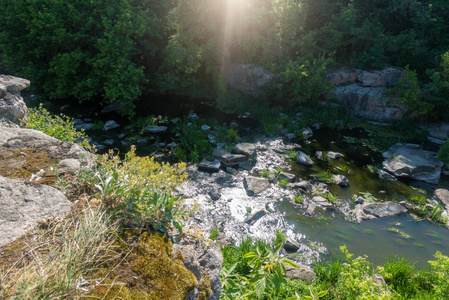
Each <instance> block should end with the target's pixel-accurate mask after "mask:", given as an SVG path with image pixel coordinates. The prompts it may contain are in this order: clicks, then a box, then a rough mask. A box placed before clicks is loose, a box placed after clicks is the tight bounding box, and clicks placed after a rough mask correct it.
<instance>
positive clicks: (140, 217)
mask: <svg viewBox="0 0 449 300" xmlns="http://www.w3.org/2000/svg"><path fill="white" fill-rule="evenodd" d="M184 170H185V164H182V163H181V164H177V165H174V166H170V165H169V164H166V163H163V164H159V163H157V162H155V161H154V158H149V157H137V156H136V155H135V153H134V148H132V149H131V151H130V152H128V153H127V154H126V155H125V158H124V160H121V159H120V158H119V157H118V156H115V155H113V153H112V152H110V153H109V154H104V155H102V156H99V158H98V166H97V167H96V170H95V176H93V178H92V180H93V184H94V185H95V187H96V188H97V189H98V191H99V193H98V196H99V198H100V199H101V200H102V202H103V204H104V205H105V207H106V208H108V209H109V211H110V212H111V213H112V214H113V216H114V217H115V218H118V219H120V220H122V222H123V223H124V224H126V225H130V226H137V227H140V228H153V229H155V230H158V231H161V232H166V231H167V230H168V229H169V228H170V227H171V226H174V227H176V228H177V229H178V230H179V231H182V226H181V223H180V222H179V218H180V217H181V216H182V215H183V213H182V212H181V211H180V208H179V198H178V197H172V196H170V194H169V193H170V192H172V191H173V189H174V188H175V187H176V186H178V185H180V184H182V182H183V181H184V180H185V179H186V177H187V176H186V175H185V174H184Z"/></svg>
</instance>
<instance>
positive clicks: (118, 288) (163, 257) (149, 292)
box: [89, 231, 198, 300]
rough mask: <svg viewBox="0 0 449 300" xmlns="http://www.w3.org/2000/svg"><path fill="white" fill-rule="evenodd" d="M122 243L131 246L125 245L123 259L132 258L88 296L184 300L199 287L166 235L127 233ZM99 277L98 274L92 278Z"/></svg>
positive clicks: (121, 246) (124, 262)
mask: <svg viewBox="0 0 449 300" xmlns="http://www.w3.org/2000/svg"><path fill="white" fill-rule="evenodd" d="M136 238H138V241H137V242H136V241H135V240H136ZM122 239H123V241H129V242H128V243H127V242H123V244H122V245H120V249H119V251H120V252H121V253H123V255H125V254H126V253H129V254H128V255H127V256H126V258H125V259H124V261H123V262H122V263H121V264H120V265H119V266H118V268H116V270H115V271H114V272H112V273H110V274H108V275H107V278H106V279H105V280H104V281H103V283H102V284H99V285H97V286H96V287H95V288H93V290H92V291H91V292H90V293H89V296H92V297H101V298H104V299H129V300H134V299H151V300H153V299H154V300H156V299H170V300H178V299H179V300H182V299H185V298H186V296H187V293H188V292H189V291H190V290H192V289H193V288H195V286H196V285H197V284H198V282H197V280H196V278H195V276H194V275H193V273H192V272H190V271H189V270H187V269H186V268H185V267H184V264H183V263H182V260H181V259H180V258H182V253H176V254H175V255H172V250H173V246H172V243H171V241H170V240H169V239H168V238H167V237H166V236H164V235H163V234H161V233H155V232H153V233H148V232H144V233H142V234H139V233H137V232H136V231H128V232H126V233H124V234H123V236H122ZM115 263H117V262H115ZM99 275H100V276H101V274H99V273H97V274H94V275H93V276H91V277H98V276H99ZM103 276H104V275H103Z"/></svg>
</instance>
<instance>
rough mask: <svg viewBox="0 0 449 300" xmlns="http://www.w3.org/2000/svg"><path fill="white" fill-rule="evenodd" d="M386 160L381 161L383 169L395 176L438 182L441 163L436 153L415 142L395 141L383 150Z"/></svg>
mask: <svg viewBox="0 0 449 300" xmlns="http://www.w3.org/2000/svg"><path fill="white" fill-rule="evenodd" d="M382 155H383V157H384V158H386V160H385V161H384V162H383V163H382V167H383V169H384V170H385V171H387V172H389V173H390V174H393V175H394V176H396V177H405V178H410V179H414V180H419V181H424V182H428V183H432V184H438V181H439V180H440V176H441V167H442V166H443V163H442V162H440V161H439V160H438V159H437V153H435V152H431V151H424V150H420V149H419V145H416V144H404V143H397V144H395V145H393V146H391V147H390V149H388V151H386V152H384V153H383V154H382Z"/></svg>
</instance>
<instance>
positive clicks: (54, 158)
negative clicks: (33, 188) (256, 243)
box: [0, 127, 93, 177]
mask: <svg viewBox="0 0 449 300" xmlns="http://www.w3.org/2000/svg"><path fill="white" fill-rule="evenodd" d="M0 157H1V159H0V172H1V173H2V174H5V173H8V172H6V171H8V169H10V170H11V171H13V170H18V169H20V168H21V167H22V166H28V167H27V169H28V170H29V169H32V170H37V171H39V170H40V169H44V170H47V169H48V168H49V167H51V165H52V164H60V163H61V162H62V161H64V160H67V159H76V160H78V161H79V164H77V165H78V166H79V167H80V168H90V167H91V166H92V163H93V154H92V153H90V152H88V151H87V150H85V149H84V148H83V147H81V146H79V145H77V144H74V143H69V142H63V141H60V140H58V139H56V138H54V137H51V136H49V135H46V134H45V133H42V132H40V131H37V130H33V129H25V128H6V127H1V128H0ZM65 162H67V161H65ZM66 165H67V164H66V163H62V166H66ZM70 165H71V167H70V169H73V166H74V165H75V164H74V162H73V161H72V162H71V164H70ZM15 173H22V172H15ZM8 177H9V176H8Z"/></svg>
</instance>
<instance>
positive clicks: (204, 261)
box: [173, 237, 223, 300]
mask: <svg viewBox="0 0 449 300" xmlns="http://www.w3.org/2000/svg"><path fill="white" fill-rule="evenodd" d="M178 250H181V251H182V254H183V256H184V265H185V267H186V268H187V269H188V270H189V271H190V272H192V273H193V275H195V277H196V279H197V280H198V286H197V287H196V288H195V289H193V290H192V291H190V292H189V293H188V294H187V298H186V300H194V299H197V297H198V295H199V294H200V293H201V292H202V291H201V290H200V287H201V286H207V281H209V283H210V289H211V292H210V294H209V295H208V297H207V299H208V300H218V299H219V298H220V293H221V280H220V271H221V266H222V264H223V254H222V253H221V249H220V246H218V244H217V243H215V242H213V241H210V242H209V243H208V245H207V246H206V245H205V244H204V243H202V242H201V241H199V240H198V239H194V238H189V237H185V238H183V239H182V240H181V241H180V242H179V243H178V244H174V245H173V252H175V253H176V252H177V251H178Z"/></svg>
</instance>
